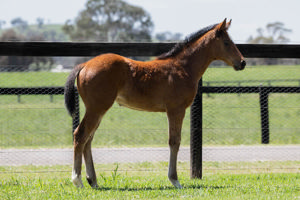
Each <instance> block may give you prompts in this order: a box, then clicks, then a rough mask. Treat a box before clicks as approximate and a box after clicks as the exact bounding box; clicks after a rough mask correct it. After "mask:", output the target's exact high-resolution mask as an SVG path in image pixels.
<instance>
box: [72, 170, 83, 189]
mask: <svg viewBox="0 0 300 200" xmlns="http://www.w3.org/2000/svg"><path fill="white" fill-rule="evenodd" d="M72 182H73V184H74V185H75V186H76V187H78V188H83V184H82V180H81V175H79V176H77V175H76V174H74V173H73V175H72Z"/></svg>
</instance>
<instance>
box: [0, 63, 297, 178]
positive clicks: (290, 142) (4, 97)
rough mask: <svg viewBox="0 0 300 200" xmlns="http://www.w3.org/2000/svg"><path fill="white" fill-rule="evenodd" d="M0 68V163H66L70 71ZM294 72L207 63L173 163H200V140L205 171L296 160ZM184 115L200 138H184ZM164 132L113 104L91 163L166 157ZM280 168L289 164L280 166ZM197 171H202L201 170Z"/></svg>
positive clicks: (151, 118) (161, 121)
mask: <svg viewBox="0 0 300 200" xmlns="http://www.w3.org/2000/svg"><path fill="white" fill-rule="evenodd" d="M21 68H22V67H21ZM3 69H5V70H3V71H0V76H1V79H0V115H1V117H0V152H1V153H0V166H15V165H71V164H72V159H73V153H72V129H73V126H72V123H74V122H72V119H71V117H69V116H68V114H67V111H66V110H65V108H64V98H63V86H64V83H65V81H66V78H67V76H68V72H65V71H64V70H60V71H57V70H52V71H17V70H15V69H16V66H14V71H13V72H11V71H7V66H6V67H5V68H3ZM22 69H23V68H22ZM0 70H1V67H0ZM299 74H300V67H299V66H297V65H290V66H248V67H247V68H246V70H245V71H243V72H236V71H234V70H233V69H232V68H231V67H226V66H218V67H214V66H211V67H210V68H209V69H208V70H207V72H206V73H205V75H204V77H203V79H202V87H199V90H201V91H202V94H201V95H202V98H201V102H202V103H203V104H202V107H196V108H192V109H194V110H193V111H192V112H194V113H196V117H195V118H193V117H192V118H191V119H190V110H189V109H188V110H187V112H186V117H185V120H184V123H183V128H182V140H181V149H180V153H179V161H182V162H189V161H190V159H193V161H192V162H195V163H198V165H202V162H201V163H200V162H199V159H201V158H199V157H196V158H190V148H189V147H190V143H194V145H201V144H203V152H202V153H201V152H200V154H197V155H199V156H200V157H202V159H203V161H204V162H203V168H204V169H215V168H216V164H214V163H219V164H218V166H219V167H218V169H219V168H220V166H221V169H225V170H226V169H227V170H230V169H232V168H234V169H243V168H245V169H249V168H250V169H251V168H255V167H256V162H254V161H259V162H261V161H265V162H273V161H276V162H277V161H297V162H298V161H299V160H300V148H299V144H300V123H299V119H300V94H299V87H300V76H299ZM240 87H243V89H241V88H240ZM272 88H273V89H272ZM274 88H277V89H274ZM280 88H281V89H280ZM282 88H284V89H282ZM201 102H200V103H201ZM198 103H199V102H198ZM78 104H79V110H78V111H79V113H80V114H81V116H80V117H81V118H82V116H83V114H84V105H83V103H82V102H81V100H79V102H78ZM199 109H200V111H199ZM201 110H202V111H201ZM201 116H202V117H203V119H202V120H201ZM78 120H79V119H77V122H75V124H76V123H78ZM190 120H191V121H192V123H198V124H199V123H200V124H201V125H202V130H203V137H202V140H199V141H196V140H194V139H193V138H190V131H191V128H190ZM265 120H267V121H265ZM167 129H168V126H167V118H166V115H165V114H164V113H148V112H139V111H133V110H130V109H127V108H124V107H120V106H119V105H118V104H115V105H113V107H112V108H111V109H110V110H109V111H108V113H107V114H106V115H105V117H104V119H103V121H102V122H101V125H100V127H99V129H98V130H97V132H96V134H95V137H94V140H93V154H94V159H95V163H98V164H101V163H128V162H159V161H164V162H167V161H168V156H169V149H168V130H167ZM234 163H235V164H234ZM243 163H244V164H243ZM245 163H246V164H245ZM298 163H299V162H298ZM295 166H296V165H293V168H294V169H295V170H299V166H298V167H295ZM267 167H268V168H272V164H270V165H267ZM285 167H286V168H289V167H290V165H285V164H283V163H281V164H280V168H285ZM4 170H5V171H6V172H7V171H9V169H8V168H4ZM183 170H187V169H183ZM192 170H193V169H192ZM0 173H1V168H0ZM196 173H198V175H197V176H202V175H201V173H202V172H196Z"/></svg>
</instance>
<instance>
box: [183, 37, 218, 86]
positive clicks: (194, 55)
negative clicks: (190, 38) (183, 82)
mask: <svg viewBox="0 0 300 200" xmlns="http://www.w3.org/2000/svg"><path fill="white" fill-rule="evenodd" d="M193 46H194V47H193ZM190 48H193V50H191V51H188V50H187V51H185V53H184V54H183V55H181V58H180V59H181V60H182V61H183V62H182V63H184V66H183V67H184V68H185V70H186V71H187V73H188V74H189V75H190V77H191V78H192V79H194V80H195V81H196V82H198V81H199V80H200V78H201V77H202V75H203V74H204V72H205V71H206V69H207V68H208V66H209V64H210V63H211V62H212V61H213V60H215V59H214V56H213V54H212V52H211V49H212V48H211V45H210V42H208V41H200V42H199V43H198V44H195V45H192V46H191V47H190ZM186 52H188V53H186Z"/></svg>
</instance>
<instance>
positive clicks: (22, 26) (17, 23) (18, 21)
mask: <svg viewBox="0 0 300 200" xmlns="http://www.w3.org/2000/svg"><path fill="white" fill-rule="evenodd" d="M10 23H11V25H12V26H13V27H15V28H17V29H19V30H20V31H25V30H26V29H27V28H28V23H27V21H25V20H23V19H22V18H21V17H17V18H15V19H13V20H11V22H10Z"/></svg>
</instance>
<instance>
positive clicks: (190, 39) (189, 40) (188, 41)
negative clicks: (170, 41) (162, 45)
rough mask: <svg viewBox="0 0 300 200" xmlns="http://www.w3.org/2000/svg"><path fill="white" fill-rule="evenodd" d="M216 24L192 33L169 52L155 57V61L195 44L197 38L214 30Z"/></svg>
mask: <svg viewBox="0 0 300 200" xmlns="http://www.w3.org/2000/svg"><path fill="white" fill-rule="evenodd" d="M217 25H218V24H214V25H210V26H207V27H205V28H203V29H201V30H199V31H197V32H195V33H192V34H191V35H189V36H187V37H186V38H185V39H184V40H183V41H181V42H178V43H177V44H176V45H175V46H174V47H173V48H172V49H171V50H170V51H168V52H166V53H163V54H161V55H160V56H158V57H157V59H165V58H169V57H172V56H175V55H177V54H178V53H179V52H181V51H182V49H183V48H184V47H185V46H186V45H189V44H191V43H193V42H195V41H196V40H197V39H198V38H200V37H202V36H203V35H204V34H205V33H207V32H208V31H210V30H212V29H214V28H215V27H216V26H217Z"/></svg>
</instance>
